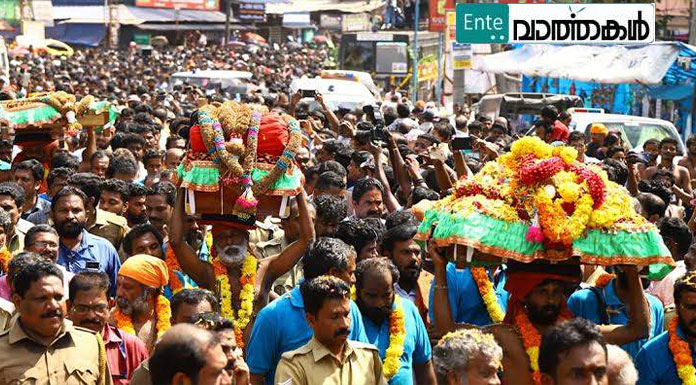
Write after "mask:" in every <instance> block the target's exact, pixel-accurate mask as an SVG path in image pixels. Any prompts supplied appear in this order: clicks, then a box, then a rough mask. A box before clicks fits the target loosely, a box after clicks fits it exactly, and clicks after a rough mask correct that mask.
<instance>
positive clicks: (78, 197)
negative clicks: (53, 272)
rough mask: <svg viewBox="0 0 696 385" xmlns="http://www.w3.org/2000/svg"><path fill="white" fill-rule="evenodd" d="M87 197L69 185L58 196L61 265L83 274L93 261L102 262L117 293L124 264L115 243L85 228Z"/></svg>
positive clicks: (53, 216) (53, 214) (53, 212)
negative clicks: (118, 275)
mask: <svg viewBox="0 0 696 385" xmlns="http://www.w3.org/2000/svg"><path fill="white" fill-rule="evenodd" d="M86 204H87V196H86V195H85V194H84V193H83V192H82V191H80V190H78V189H76V188H74V187H71V186H67V187H64V188H63V189H61V190H60V191H59V192H58V193H57V194H56V195H55V196H54V197H53V203H52V205H51V219H52V220H53V223H55V226H56V231H58V235H59V236H60V247H59V249H58V264H59V265H61V266H63V267H65V269H66V270H67V271H69V272H71V273H79V272H80V271H82V270H85V269H86V268H88V267H90V266H88V265H87V264H88V263H89V262H96V263H98V264H99V270H101V271H103V272H105V273H106V274H107V275H108V276H109V279H110V280H111V295H112V296H113V295H115V294H116V277H117V274H118V270H119V268H120V267H121V262H120V261H119V259H118V253H117V252H116V249H115V248H114V246H113V245H112V244H111V243H109V241H107V240H106V239H104V238H101V237H98V236H96V235H92V234H90V233H88V232H87V230H85V225H86V223H87V211H86V210H85V206H86Z"/></svg>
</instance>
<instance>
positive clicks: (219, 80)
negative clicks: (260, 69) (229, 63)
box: [169, 70, 252, 95]
mask: <svg viewBox="0 0 696 385" xmlns="http://www.w3.org/2000/svg"><path fill="white" fill-rule="evenodd" d="M251 77H252V73H251V72H247V71H225V70H210V71H189V72H177V73H175V74H172V76H170V78H169V91H172V90H173V89H174V86H176V85H192V86H196V87H200V88H201V89H203V90H207V91H211V90H220V91H223V92H227V93H228V94H230V95H231V94H245V93H247V92H248V91H250V89H251V88H252V87H251V84H250V79H251Z"/></svg>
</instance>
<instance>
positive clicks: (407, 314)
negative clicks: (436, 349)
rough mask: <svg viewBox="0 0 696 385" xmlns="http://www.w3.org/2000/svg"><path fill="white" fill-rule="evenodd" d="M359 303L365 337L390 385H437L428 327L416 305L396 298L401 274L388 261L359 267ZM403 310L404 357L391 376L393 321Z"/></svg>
mask: <svg viewBox="0 0 696 385" xmlns="http://www.w3.org/2000/svg"><path fill="white" fill-rule="evenodd" d="M355 278H356V288H357V303H358V307H359V308H360V312H361V313H362V316H363V322H364V323H365V333H366V334H367V339H368V340H369V341H370V343H371V344H373V345H375V346H377V349H379V356H380V358H381V359H382V362H383V364H382V371H383V373H384V375H385V378H386V379H387V380H388V381H389V384H390V385H412V384H413V383H414V382H413V381H414V375H415V381H416V382H415V383H416V384H419V385H421V384H422V385H435V384H436V380H435V372H434V370H433V364H432V361H431V350H432V349H431V347H430V339H429V338H428V331H427V330H426V328H425V323H424V322H423V319H421V316H420V314H419V313H418V309H417V308H416V306H415V305H414V304H413V302H411V301H409V300H407V299H403V298H401V297H400V296H396V293H395V289H394V285H395V284H396V282H398V281H399V270H398V269H397V268H396V266H395V265H394V264H393V263H392V262H391V261H390V260H388V259H386V258H370V259H366V260H363V261H360V263H358V267H357V269H356V271H355ZM398 310H401V313H402V314H403V325H404V332H405V338H404V345H403V353H402V354H401V357H399V361H398V362H397V364H398V365H399V366H398V371H396V372H395V373H393V372H392V373H390V369H389V366H390V365H389V364H388V363H387V362H385V357H386V352H387V349H388V348H389V347H390V344H391V342H390V340H391V338H390V337H392V336H391V335H390V329H392V325H391V323H392V319H393V318H394V317H395V316H397V315H398V313H397V311H398Z"/></svg>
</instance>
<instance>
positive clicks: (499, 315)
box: [471, 267, 505, 323]
mask: <svg viewBox="0 0 696 385" xmlns="http://www.w3.org/2000/svg"><path fill="white" fill-rule="evenodd" d="M471 276H472V277H473V278H474V282H476V286H477V287H478V291H479V293H480V294H481V299H482V300H483V303H484V304H485V305H486V310H487V311H488V315H489V316H490V317H491V321H493V322H494V323H500V322H503V318H505V313H504V312H503V309H501V307H500V304H499V303H498V298H497V297H496V295H495V290H494V289H493V283H492V282H491V280H490V278H488V273H487V272H486V269H485V268H483V267H472V268H471Z"/></svg>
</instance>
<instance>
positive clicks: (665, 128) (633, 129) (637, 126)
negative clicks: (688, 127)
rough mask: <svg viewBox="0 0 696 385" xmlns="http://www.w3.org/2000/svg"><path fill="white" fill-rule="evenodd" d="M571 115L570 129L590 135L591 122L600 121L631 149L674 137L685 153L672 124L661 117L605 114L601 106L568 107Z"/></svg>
mask: <svg viewBox="0 0 696 385" xmlns="http://www.w3.org/2000/svg"><path fill="white" fill-rule="evenodd" d="M568 112H569V113H570V114H571V116H572V120H571V122H570V127H569V128H570V129H571V131H580V132H582V133H584V134H585V135H586V136H587V137H589V136H590V126H591V125H592V123H602V124H604V125H605V126H606V127H607V128H608V129H609V131H618V132H620V133H621V136H622V139H623V142H624V143H626V144H627V145H628V146H630V147H631V149H635V150H637V151H642V150H643V144H644V143H645V142H646V141H647V140H648V139H657V140H662V139H664V138H674V139H676V140H677V141H678V142H679V150H680V152H681V153H682V154H685V153H686V152H685V146H684V142H683V141H682V138H681V137H680V136H679V132H678V131H677V129H676V127H674V124H672V123H671V122H668V121H666V120H662V119H654V118H646V117H643V116H633V115H621V114H605V113H604V110H603V109H601V108H569V109H568Z"/></svg>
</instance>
